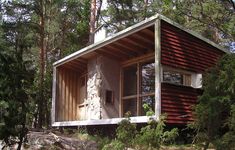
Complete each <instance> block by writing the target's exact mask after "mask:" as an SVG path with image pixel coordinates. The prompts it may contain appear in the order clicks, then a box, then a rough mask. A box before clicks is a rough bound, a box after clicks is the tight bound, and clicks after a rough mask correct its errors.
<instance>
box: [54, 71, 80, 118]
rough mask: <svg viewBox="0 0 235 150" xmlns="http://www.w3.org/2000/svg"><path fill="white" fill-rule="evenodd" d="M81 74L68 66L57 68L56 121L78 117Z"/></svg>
mask: <svg viewBox="0 0 235 150" xmlns="http://www.w3.org/2000/svg"><path fill="white" fill-rule="evenodd" d="M78 83H79V74H78V73H76V72H74V71H71V70H69V69H66V68H61V67H60V68H57V81H56V90H57V91H58V92H56V93H57V95H56V102H55V103H56V104H55V105H56V112H55V113H56V114H55V121H74V120H77V119H78V115H77V112H78V110H77V109H78V107H77V101H78V100H79V93H78V91H79V85H78Z"/></svg>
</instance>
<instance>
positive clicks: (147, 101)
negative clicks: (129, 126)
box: [141, 95, 155, 116]
mask: <svg viewBox="0 0 235 150" xmlns="http://www.w3.org/2000/svg"><path fill="white" fill-rule="evenodd" d="M144 104H147V105H148V106H149V108H151V109H152V111H153V112H154V111H155V97H154V95H153V96H146V97H142V101H141V116H145V115H146V113H147V111H149V110H144V107H143V105H144Z"/></svg>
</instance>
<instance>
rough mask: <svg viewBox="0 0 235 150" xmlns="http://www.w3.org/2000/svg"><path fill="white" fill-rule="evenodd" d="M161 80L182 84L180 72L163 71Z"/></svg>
mask: <svg viewBox="0 0 235 150" xmlns="http://www.w3.org/2000/svg"><path fill="white" fill-rule="evenodd" d="M163 81H165V82H169V83H174V84H178V85H182V84H183V75H182V74H180V73H176V72H170V71H164V72H163Z"/></svg>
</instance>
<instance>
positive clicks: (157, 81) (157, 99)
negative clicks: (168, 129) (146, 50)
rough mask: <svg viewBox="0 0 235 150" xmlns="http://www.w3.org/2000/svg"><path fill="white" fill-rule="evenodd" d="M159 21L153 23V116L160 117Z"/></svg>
mask: <svg viewBox="0 0 235 150" xmlns="http://www.w3.org/2000/svg"><path fill="white" fill-rule="evenodd" d="M160 36H161V20H160V19H157V20H156V22H155V115H156V118H157V120H159V117H160V115H161V37H160Z"/></svg>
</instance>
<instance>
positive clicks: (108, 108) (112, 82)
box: [98, 56, 120, 119]
mask: <svg viewBox="0 0 235 150" xmlns="http://www.w3.org/2000/svg"><path fill="white" fill-rule="evenodd" d="M98 63H99V64H100V68H99V69H100V74H101V79H102V84H101V92H100V94H101V108H102V119H108V118H117V117H119V84H120V82H119V81H120V77H119V76H120V63H119V61H117V60H115V59H111V58H108V57H105V56H100V57H98ZM106 90H110V91H112V92H113V102H112V103H105V96H106Z"/></svg>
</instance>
